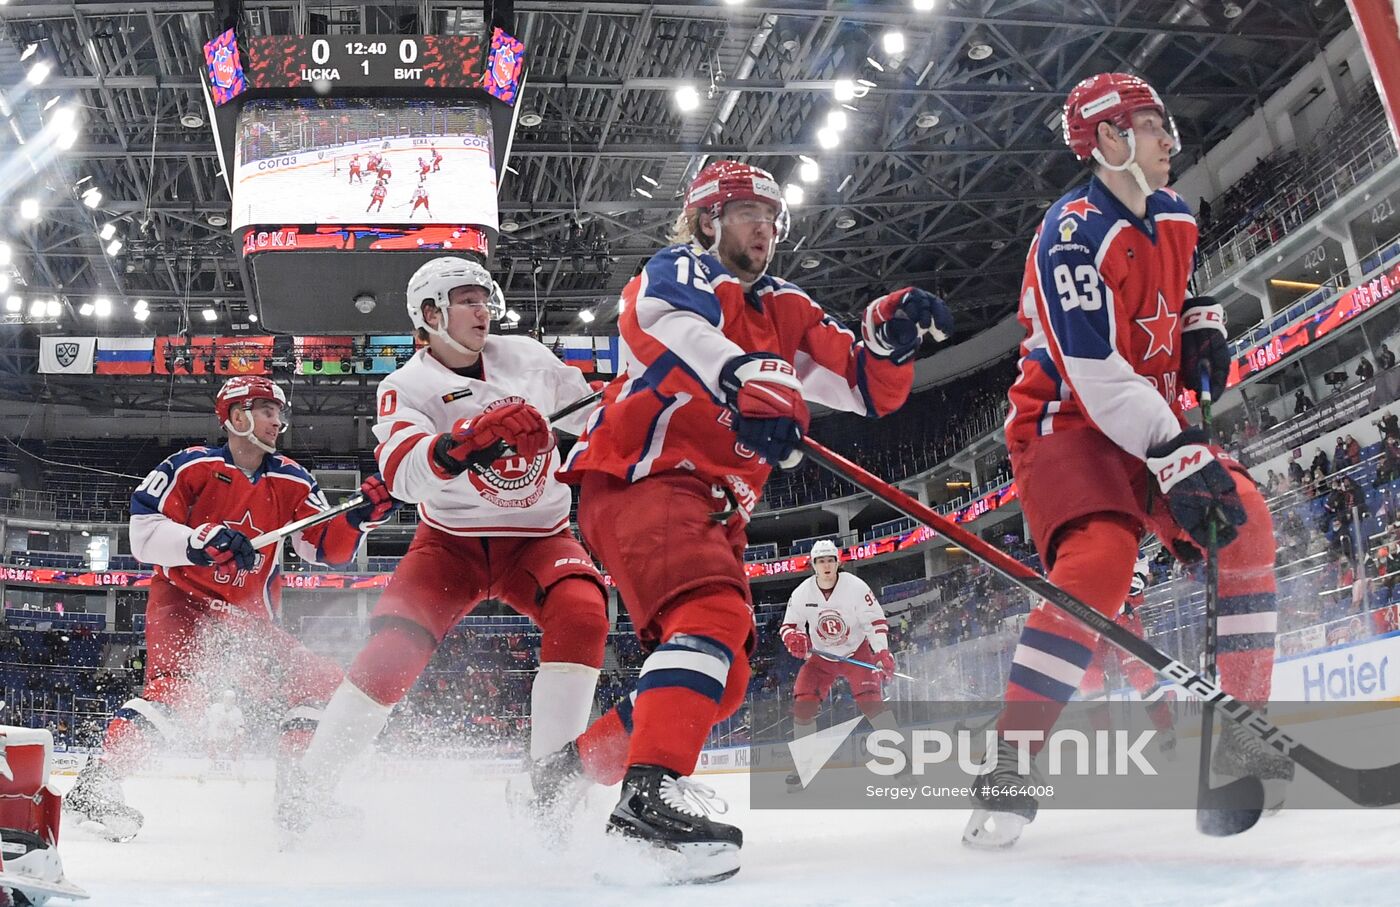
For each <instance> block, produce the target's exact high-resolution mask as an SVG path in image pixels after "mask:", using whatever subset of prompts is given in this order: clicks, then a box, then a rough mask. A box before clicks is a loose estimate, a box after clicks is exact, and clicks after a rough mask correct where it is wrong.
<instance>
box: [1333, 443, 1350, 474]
mask: <svg viewBox="0 0 1400 907" xmlns="http://www.w3.org/2000/svg"><path fill="white" fill-rule="evenodd" d="M1354 465H1356V464H1355V462H1354V461H1353V460H1352V459H1351V456H1350V455H1349V454H1348V452H1347V442H1346V440H1345V439H1344V438H1341V437H1338V438H1337V445H1336V446H1335V447H1333V448H1332V470H1333V471H1334V472H1341V471H1342V470H1343V469H1346V468H1347V467H1348V466H1354Z"/></svg>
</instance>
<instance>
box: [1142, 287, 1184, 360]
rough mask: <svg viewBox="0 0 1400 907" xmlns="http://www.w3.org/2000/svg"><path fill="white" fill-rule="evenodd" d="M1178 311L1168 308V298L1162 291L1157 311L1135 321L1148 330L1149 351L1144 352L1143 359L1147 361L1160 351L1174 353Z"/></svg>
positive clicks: (1168, 353) (1158, 298)
mask: <svg viewBox="0 0 1400 907" xmlns="http://www.w3.org/2000/svg"><path fill="white" fill-rule="evenodd" d="M1177 320H1178V319H1177V316H1176V313H1174V312H1171V311H1169V310H1168V309H1167V299H1166V297H1165V296H1163V295H1162V294H1161V293H1158V294H1157V313H1156V314H1155V315H1153V316H1152V317H1150V318H1137V319H1134V320H1133V323H1134V324H1136V325H1137V326H1138V327H1140V328H1142V329H1143V330H1144V331H1146V332H1147V352H1145V353H1143V354H1142V361H1143V362H1146V361H1147V360H1149V359H1151V358H1152V357H1153V356H1155V355H1157V354H1158V353H1166V354H1167V355H1168V356H1170V355H1171V354H1172V345H1173V343H1174V338H1175V337H1176V322H1177Z"/></svg>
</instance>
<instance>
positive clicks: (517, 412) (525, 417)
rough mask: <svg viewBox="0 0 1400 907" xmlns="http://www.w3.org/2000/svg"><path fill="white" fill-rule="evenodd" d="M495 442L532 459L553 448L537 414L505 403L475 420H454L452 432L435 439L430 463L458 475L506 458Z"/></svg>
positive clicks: (528, 407)
mask: <svg viewBox="0 0 1400 907" xmlns="http://www.w3.org/2000/svg"><path fill="white" fill-rule="evenodd" d="M498 442H499V444H504V445H505V446H507V447H509V448H511V449H512V450H514V451H515V452H516V453H517V454H519V455H520V456H522V457H526V458H528V459H533V458H534V457H537V456H539V455H540V454H542V453H544V452H545V451H547V450H549V449H550V448H551V447H553V446H554V433H553V432H551V431H550V430H549V422H548V421H546V420H545V417H544V416H543V415H541V414H540V411H539V410H537V409H535V408H534V407H533V406H531V405H530V404H528V403H509V404H507V405H505V406H498V407H496V408H495V409H493V410H490V411H488V412H484V413H482V414H481V415H479V416H477V417H476V418H475V419H458V420H457V424H456V425H454V426H452V431H450V432H447V433H445V434H441V435H438V438H437V441H436V442H435V443H434V444H433V459H434V460H435V461H436V462H437V464H438V465H439V466H441V467H442V468H443V469H444V470H445V471H447V472H449V473H451V474H452V475H454V476H455V475H460V474H461V473H462V472H463V471H465V470H466V469H467V468H469V467H472V466H484V465H485V464H486V463H490V462H493V461H495V460H497V459H499V458H500V457H503V456H506V455H507V453H506V451H504V450H502V449H501V448H500V446H499V445H498Z"/></svg>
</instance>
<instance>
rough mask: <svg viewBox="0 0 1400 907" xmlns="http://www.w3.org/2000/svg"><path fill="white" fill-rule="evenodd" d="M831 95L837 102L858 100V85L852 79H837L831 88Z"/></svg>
mask: <svg viewBox="0 0 1400 907" xmlns="http://www.w3.org/2000/svg"><path fill="white" fill-rule="evenodd" d="M831 93H832V95H834V96H835V98H836V100H838V101H840V102H842V103H845V102H846V101H854V100H855V99H856V83H855V82H852V81H851V80H850V79H837V80H836V81H835V82H834V83H833V84H832V86H831Z"/></svg>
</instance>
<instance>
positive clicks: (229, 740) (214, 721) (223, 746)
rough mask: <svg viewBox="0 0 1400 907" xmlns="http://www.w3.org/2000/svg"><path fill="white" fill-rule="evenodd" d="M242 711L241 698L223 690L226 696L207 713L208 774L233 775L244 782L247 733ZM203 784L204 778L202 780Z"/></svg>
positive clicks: (205, 720)
mask: <svg viewBox="0 0 1400 907" xmlns="http://www.w3.org/2000/svg"><path fill="white" fill-rule="evenodd" d="M246 730H247V728H246V725H245V722H244V720H243V710H242V709H240V708H239V707H238V694H237V693H235V692H234V691H233V690H224V692H223V695H222V696H220V697H219V698H218V700H216V701H215V702H213V703H210V705H209V708H207V709H205V710H204V749H205V752H206V754H208V756H209V773H210V774H214V773H219V774H224V775H227V774H228V773H229V772H230V771H232V772H233V773H234V774H235V775H236V776H237V778H238V780H239V781H242V780H243V766H242V757H243V738H244V734H245V733H246ZM199 780H200V782H201V783H202V782H203V781H204V776H203V775H201V776H200V778H199Z"/></svg>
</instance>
